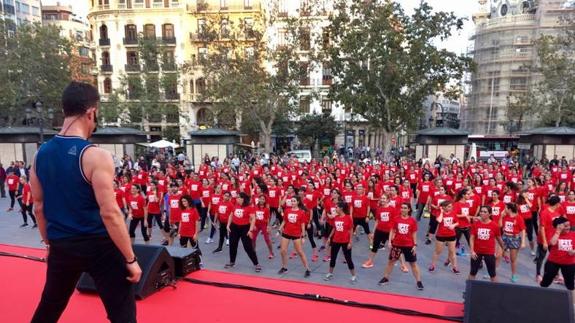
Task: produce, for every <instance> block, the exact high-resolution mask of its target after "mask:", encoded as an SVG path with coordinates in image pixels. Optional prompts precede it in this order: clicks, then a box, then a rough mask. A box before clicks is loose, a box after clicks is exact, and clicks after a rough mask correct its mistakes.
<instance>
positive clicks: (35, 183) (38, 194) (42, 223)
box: [30, 165, 49, 245]
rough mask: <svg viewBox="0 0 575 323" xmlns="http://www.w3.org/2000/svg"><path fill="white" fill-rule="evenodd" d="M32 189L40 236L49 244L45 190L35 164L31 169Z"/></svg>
mask: <svg viewBox="0 0 575 323" xmlns="http://www.w3.org/2000/svg"><path fill="white" fill-rule="evenodd" d="M30 191H32V197H33V198H34V214H35V215H36V222H37V223H38V229H39V231H40V236H41V237H42V241H44V243H45V244H46V245H48V244H49V242H48V235H47V233H46V218H44V192H43V191H42V186H41V185H40V180H39V179H38V177H37V176H36V167H35V166H34V165H32V168H31V169H30Z"/></svg>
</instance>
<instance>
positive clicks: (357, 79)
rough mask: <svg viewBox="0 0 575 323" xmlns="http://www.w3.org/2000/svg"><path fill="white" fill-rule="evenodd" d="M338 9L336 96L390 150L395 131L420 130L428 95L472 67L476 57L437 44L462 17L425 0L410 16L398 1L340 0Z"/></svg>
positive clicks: (333, 51)
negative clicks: (423, 106) (457, 52)
mask: <svg viewBox="0 0 575 323" xmlns="http://www.w3.org/2000/svg"><path fill="white" fill-rule="evenodd" d="M335 12H336V13H335V14H334V15H332V16H331V18H330V20H331V30H330V34H331V35H332V37H333V41H332V42H331V44H330V46H329V47H328V49H327V52H328V54H329V56H330V57H331V62H332V72H333V75H334V80H335V83H334V85H333V86H332V91H331V96H332V97H333V99H334V100H336V101H339V102H340V103H341V104H343V105H344V106H345V108H346V110H348V111H349V110H351V109H353V112H354V113H357V114H359V115H360V116H362V117H363V118H364V119H366V120H367V121H368V122H369V123H370V124H371V126H372V128H374V129H376V130H378V131H379V133H380V135H381V137H382V139H383V140H382V141H383V142H384V143H385V144H384V148H385V149H386V150H388V149H389V148H390V146H391V145H390V140H391V137H392V134H393V133H395V132H398V131H401V130H410V129H414V128H415V126H416V123H417V120H418V118H419V117H420V115H421V114H422V111H421V106H422V102H423V101H424V99H425V98H426V97H427V96H428V95H431V94H433V93H435V92H436V91H440V90H444V89H445V88H446V87H448V85H449V84H450V82H453V81H455V80H459V79H461V77H462V76H463V73H464V72H465V71H466V70H468V69H469V68H470V66H471V59H469V58H466V57H464V56H462V55H457V54H455V53H452V52H449V51H447V50H445V49H438V48H437V47H436V45H435V43H434V42H435V41H436V40H445V39H447V38H449V37H450V36H451V34H452V32H453V31H454V30H455V29H460V28H461V25H462V21H461V19H458V18H457V17H456V16H455V15H454V14H453V13H448V12H435V13H434V12H432V8H431V7H430V6H429V5H428V4H427V3H426V2H425V1H422V2H421V4H420V5H419V7H418V8H416V9H415V11H414V13H413V14H412V15H411V16H409V15H407V14H406V13H405V12H404V10H403V9H402V7H401V5H400V4H399V3H397V2H391V1H376V0H367V1H345V0H338V1H337V2H336V11H335Z"/></svg>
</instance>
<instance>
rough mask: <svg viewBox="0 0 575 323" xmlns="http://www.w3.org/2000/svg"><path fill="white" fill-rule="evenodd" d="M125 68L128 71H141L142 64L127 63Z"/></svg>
mask: <svg viewBox="0 0 575 323" xmlns="http://www.w3.org/2000/svg"><path fill="white" fill-rule="evenodd" d="M124 69H125V70H126V72H127V73H137V72H140V64H126V65H125V66H124Z"/></svg>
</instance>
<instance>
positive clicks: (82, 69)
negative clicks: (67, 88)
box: [80, 64, 90, 75]
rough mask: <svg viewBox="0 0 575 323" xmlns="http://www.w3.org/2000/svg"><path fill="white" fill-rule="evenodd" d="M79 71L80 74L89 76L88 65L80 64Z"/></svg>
mask: <svg viewBox="0 0 575 323" xmlns="http://www.w3.org/2000/svg"><path fill="white" fill-rule="evenodd" d="M80 71H82V74H84V75H86V74H90V64H82V65H81V66H80Z"/></svg>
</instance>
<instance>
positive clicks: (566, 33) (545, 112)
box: [531, 18, 575, 127]
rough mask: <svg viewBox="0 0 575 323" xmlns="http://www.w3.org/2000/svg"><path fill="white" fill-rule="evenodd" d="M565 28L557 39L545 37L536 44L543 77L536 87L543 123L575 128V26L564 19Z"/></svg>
mask: <svg viewBox="0 0 575 323" xmlns="http://www.w3.org/2000/svg"><path fill="white" fill-rule="evenodd" d="M561 22H562V23H563V24H564V29H563V30H562V31H561V32H560V33H559V34H557V35H556V36H551V35H543V36H541V37H540V38H539V39H538V40H537V41H536V43H535V46H536V49H537V55H538V59H537V62H538V64H537V65H535V66H534V68H533V70H534V71H535V72H538V73H540V74H541V75H542V78H541V79H540V80H539V82H538V83H536V84H535V85H534V90H535V91H534V94H535V95H532V96H531V97H532V98H537V101H538V102H537V103H538V109H537V110H538V112H539V117H540V119H541V123H542V124H543V125H547V126H555V127H559V126H575V56H574V55H573V53H574V52H575V23H574V21H573V20H572V19H569V18H563V19H562V21H561Z"/></svg>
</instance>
